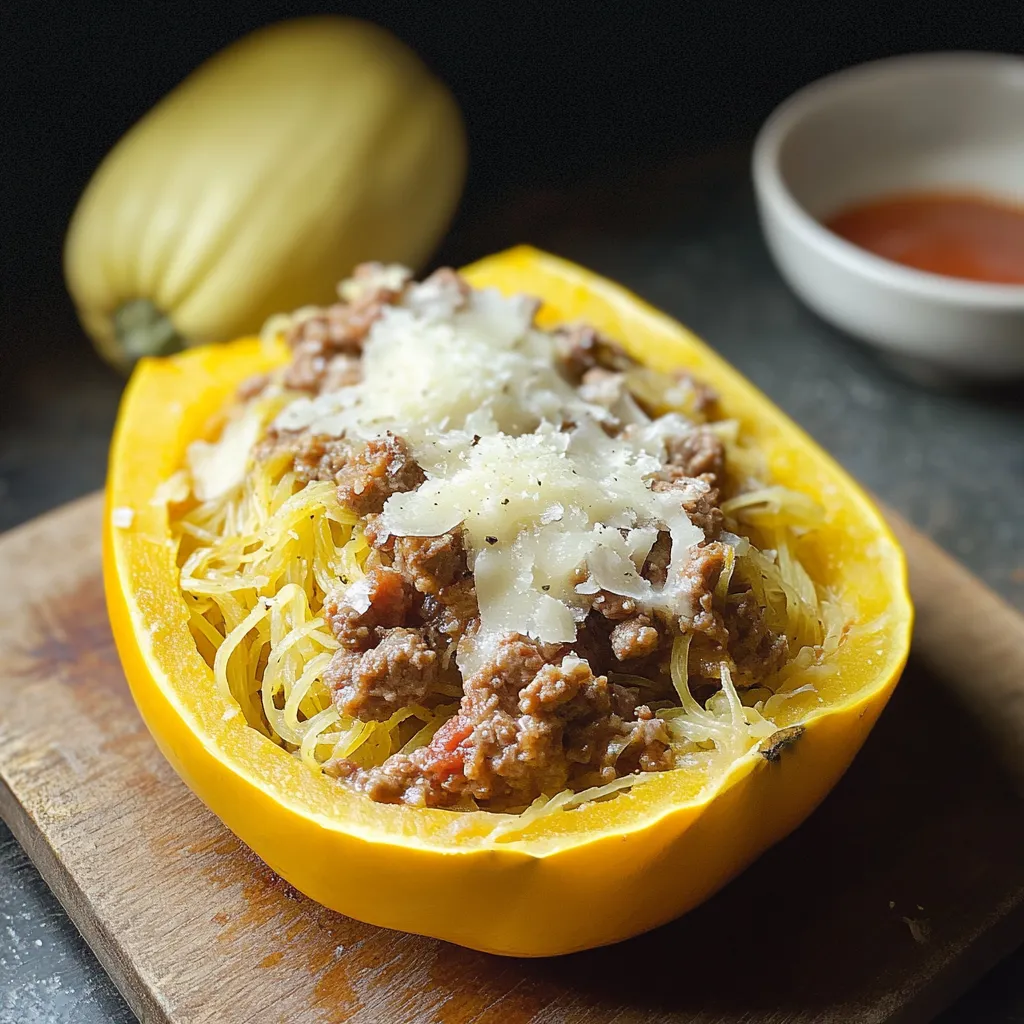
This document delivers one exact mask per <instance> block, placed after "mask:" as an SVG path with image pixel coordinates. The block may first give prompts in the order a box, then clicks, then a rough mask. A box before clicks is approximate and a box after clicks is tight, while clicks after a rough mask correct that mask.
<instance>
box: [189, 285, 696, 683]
mask: <svg viewBox="0 0 1024 1024" xmlns="http://www.w3.org/2000/svg"><path fill="white" fill-rule="evenodd" d="M385 272H386V273H388V274H390V275H392V276H393V277H394V281H395V283H396V285H397V284H398V283H399V282H400V280H401V275H399V274H398V273H397V271H394V269H393V268H387V270H386V271H384V270H382V273H385ZM355 288H356V285H353V286H352V288H350V289H348V291H344V290H343V293H342V294H343V295H345V296H346V297H350V293H351V295H352V296H355V295H357V291H355V290H353V289H355ZM536 305H537V304H536V302H535V301H534V300H532V299H529V298H526V297H524V296H515V297H512V298H507V297H504V296H502V295H501V294H500V293H498V292H497V291H495V290H481V291H470V292H469V294H468V295H467V294H465V292H464V291H463V290H462V289H460V287H459V284H458V282H457V281H456V280H455V279H453V278H444V277H437V278H432V279H429V280H427V281H426V282H424V283H422V284H419V285H414V286H411V287H408V288H407V289H406V291H405V294H404V296H403V298H402V300H401V302H400V304H398V305H396V306H393V307H386V308H385V309H384V311H383V314H382V315H381V317H380V319H379V320H378V321H377V322H376V323H375V324H374V326H373V328H372V329H371V332H370V334H369V336H368V338H367V341H366V344H365V348H364V353H363V380H362V382H361V383H359V384H356V385H353V386H351V387H346V388H342V389H340V390H338V391H334V392H330V393H326V394H323V395H320V396H317V397H315V398H305V397H303V398H298V399H296V400H295V401H293V402H292V403H291V404H289V405H288V406H287V407H286V408H285V409H283V410H282V411H281V413H280V414H279V415H278V417H277V420H276V426H277V427H279V428H280V429H282V430H307V429H308V430H311V431H313V432H315V433H318V434H326V435H330V436H342V435H344V436H349V437H359V438H371V437H377V436H380V435H381V434H383V433H384V432H385V431H390V432H392V433H394V434H397V435H400V436H402V437H403V438H405V440H406V441H407V442H408V443H409V444H410V446H411V448H412V452H413V455H414V456H415V458H416V459H417V461H418V462H419V464H420V465H421V466H422V467H423V469H424V471H425V472H426V475H427V479H426V482H425V483H424V484H423V485H422V486H421V487H419V488H418V489H417V490H415V491H410V492H408V493H402V494H396V495H394V496H392V497H391V498H390V499H389V500H388V502H387V504H386V505H385V507H384V512H383V516H382V518H381V520H380V523H379V524H378V530H379V531H387V532H389V533H391V534H395V535H400V536H420V537H431V536H437V535H439V534H442V533H445V532H446V531H448V530H452V529H454V528H456V527H458V526H459V525H460V524H461V526H462V527H463V529H464V531H465V536H466V541H467V546H468V548H469V552H470V560H471V567H472V569H473V571H474V574H475V578H476V587H477V596H478V599H479V603H480V614H481V632H480V634H479V636H478V640H477V647H478V649H482V648H483V647H486V645H487V643H488V642H489V639H488V638H492V637H495V636H498V635H501V634H503V633H509V632H520V633H524V634H528V635H530V636H532V637H534V638H536V639H538V640H541V641H544V642H552V643H555V642H557V643H571V642H572V641H574V640H575V638H576V627H577V624H578V623H579V622H580V621H582V619H583V618H584V617H585V616H586V614H587V611H588V610H589V608H590V606H591V604H592V602H593V599H594V595H595V594H596V593H598V592H599V591H600V590H607V591H609V592H611V593H614V594H619V595H622V596H624V597H629V598H632V599H634V600H635V601H636V602H637V603H638V604H639V605H642V606H643V607H646V608H661V609H665V610H666V611H669V612H671V613H673V614H678V615H690V614H692V612H693V608H692V602H691V597H690V593H689V590H688V587H687V584H686V580H685V577H684V575H683V572H682V569H683V567H684V566H685V564H686V562H687V561H688V550H689V549H690V548H691V547H692V546H693V545H694V544H696V543H699V542H700V541H701V540H703V533H702V531H701V530H700V529H699V528H698V527H697V526H695V525H694V524H693V523H692V522H691V521H690V519H689V517H688V516H687V514H686V512H685V511H684V509H683V500H684V498H685V497H686V495H685V494H682V493H680V491H679V490H674V491H671V492H657V491H654V490H652V489H651V486H650V482H651V477H652V475H653V474H654V473H655V472H656V471H657V470H658V469H659V468H660V467H661V465H662V462H663V458H664V449H665V442H666V439H667V438H669V437H679V436H680V435H681V434H685V433H686V432H687V431H688V430H689V429H690V427H691V425H690V424H689V423H688V421H686V420H685V419H684V418H683V417H682V416H680V415H679V414H677V413H672V414H669V415H667V416H663V417H660V418H659V419H657V420H653V421H652V420H651V419H650V418H649V417H648V416H646V415H645V414H644V413H643V411H642V410H641V409H640V408H639V406H637V405H636V403H635V402H633V401H632V400H628V401H625V400H623V399H622V397H621V396H620V395H618V393H617V392H616V391H614V388H615V387H617V386H618V385H617V382H616V381H615V379H614V378H615V377H617V376H618V375H612V374H609V375H608V376H607V379H606V380H601V379H599V380H598V381H597V386H595V387H593V388H590V389H589V391H588V390H587V389H584V395H586V397H583V396H581V393H580V392H579V391H577V389H576V388H574V387H573V386H572V385H571V384H570V383H569V382H568V381H567V380H565V378H564V377H563V376H562V375H561V374H560V373H559V371H558V367H557V363H556V359H555V341H554V338H553V337H552V335H551V334H549V333H547V332H544V331H540V330H538V329H537V328H535V327H534V326H533V317H534V314H535V312H536ZM587 398H594V399H597V400H595V401H588V400H587ZM613 417H614V419H615V420H616V421H617V423H618V425H620V426H621V425H623V424H625V425H626V429H625V430H623V431H622V432H621V433H620V435H619V436H618V437H614V438H613V437H611V436H610V435H609V433H608V432H607V431H606V430H605V429H603V426H602V425H607V424H608V422H609V420H610V419H612V418H613ZM240 440H241V439H240ZM202 453H203V450H200V454H202ZM194 461H195V460H194V459H193V463H194ZM225 461H227V460H225ZM200 468H202V467H200ZM217 468H218V470H221V467H220V466H218V467H217ZM232 468H233V469H234V468H235V465H234V464H232ZM193 472H194V473H195V468H193ZM692 486H693V488H694V489H695V490H696V489H699V488H701V487H704V486H706V485H704V484H703V483H701V482H700V481H694V482H693V484H692ZM691 496H692V497H696V496H697V495H696V493H695V494H694V495H691ZM659 531H667V532H669V533H670V535H671V538H672V559H671V564H670V566H669V569H668V578H667V581H666V583H665V584H664V586H661V587H655V586H654V585H653V584H652V583H651V582H650V581H649V580H647V579H645V578H644V577H643V576H642V575H641V570H642V568H643V564H644V561H645V559H646V558H647V556H648V554H649V553H650V550H651V548H652V546H653V544H654V542H655V540H656V538H657V535H658V532H659ZM351 590H352V588H350V592H351ZM351 596H352V598H353V599H357V598H360V597H361V596H362V595H360V594H359V593H351ZM364 600H365V597H364ZM464 668H465V666H464Z"/></svg>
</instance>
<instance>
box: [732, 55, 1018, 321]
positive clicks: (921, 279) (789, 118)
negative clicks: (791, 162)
mask: <svg viewBox="0 0 1024 1024" xmlns="http://www.w3.org/2000/svg"><path fill="white" fill-rule="evenodd" d="M970 71H975V72H981V73H983V74H986V75H988V76H989V77H992V78H993V79H996V78H1001V77H1002V78H1005V77H1007V76H1008V75H1009V76H1012V78H1019V79H1020V82H1021V87H1022V91H1024V58H1022V57H1019V56H1016V55H1014V54H1009V53H996V52H985V51H955V52H946V51H939V52H933V53H911V54H903V55H901V56H898V57H884V58H882V59H880V60H872V61H867V62H866V63H863V64H856V65H853V66H852V67H848V68H843V69H842V70H840V71H835V72H833V73H832V74H829V75H826V76H824V77H823V78H819V79H817V80H815V81H813V82H811V83H809V84H808V85H805V86H803V87H802V88H801V89H799V90H797V91H796V92H795V93H793V94H792V95H791V96H789V98H788V99H785V100H783V101H782V103H780V104H779V106H777V107H776V108H775V110H774V111H772V113H771V114H770V115H769V117H768V119H767V120H766V121H765V122H764V124H763V125H762V126H761V129H760V131H759V132H758V133H757V136H756V138H755V140H754V147H753V154H752V158H751V164H752V171H753V179H754V187H755V190H756V191H757V193H758V197H759V199H760V201H761V202H762V203H763V205H764V206H766V207H771V208H772V209H773V210H774V211H775V212H776V213H777V214H778V215H779V216H780V217H781V218H782V219H784V220H785V221H786V223H787V226H788V227H789V228H790V229H791V230H792V231H793V232H794V233H795V234H796V235H798V236H799V237H800V239H801V241H803V242H804V243H805V244H806V245H809V246H810V247H812V248H813V249H815V250H817V251H818V252H820V253H821V254H822V255H823V256H824V257H825V258H827V259H829V260H831V261H832V262H833V263H836V264H838V265H839V266H840V267H842V268H843V269H844V270H845V271H847V272H849V273H854V274H859V275H860V276H862V277H865V278H867V279H869V280H871V281H873V282H875V283H878V284H883V285H887V286H889V287H894V288H899V289H900V290H902V291H905V292H909V293H911V294H913V295H915V296H916V297H918V298H923V299H929V300H931V301H934V302H939V303H945V304H947V305H950V306H972V307H978V308H984V309H988V310H992V309H998V310H1009V311H1014V312H1017V311H1020V310H1024V285H1019V284H1001V283H995V282H985V281H972V280H969V279H966V278H959V277H947V276H945V275H943V274H933V273H931V272H930V271H926V270H918V269H916V268H914V267H908V266H905V265H904V264H902V263H897V262H895V261H894V260H890V259H887V258H885V257H884V256H877V255H875V254H874V253H872V252H869V251H868V250H867V249H862V248H861V247H860V246H858V245H856V244H854V243H853V242H849V241H847V240H846V239H845V238H842V237H841V236H840V235H837V234H836V233H835V232H834V231H831V230H830V229H829V228H827V227H825V225H824V224H822V223H821V221H819V220H817V219H815V218H814V217H813V216H811V214H810V213H808V212H807V210H805V209H804V207H803V205H802V204H801V203H800V201H799V200H798V199H797V198H796V196H795V195H794V194H793V192H792V191H791V190H790V188H789V186H788V184H787V183H786V182H785V180H784V178H783V175H782V172H781V169H780V166H779V164H780V153H781V151H782V147H783V145H784V143H785V142H786V140H787V139H788V138H789V137H790V135H791V133H792V132H793V131H794V129H795V128H796V127H797V126H798V125H799V124H800V123H801V122H803V121H804V120H805V119H806V118H807V117H809V116H811V115H812V114H814V113H816V112H818V111H820V110H822V109H824V108H827V107H828V106H829V105H830V104H831V103H833V102H835V101H836V100H837V99H839V98H840V97H841V96H847V95H850V94H851V93H853V92H856V91H858V90H859V89H860V88H862V87H863V86H865V85H867V84H869V83H870V84H872V85H876V86H877V84H878V82H879V80H880V76H881V77H884V78H887V79H889V80H890V81H889V84H890V85H891V86H892V87H895V88H898V87H899V85H900V82H901V81H905V80H907V79H910V78H920V77H921V76H922V75H943V76H944V75H946V74H949V73H950V72H970Z"/></svg>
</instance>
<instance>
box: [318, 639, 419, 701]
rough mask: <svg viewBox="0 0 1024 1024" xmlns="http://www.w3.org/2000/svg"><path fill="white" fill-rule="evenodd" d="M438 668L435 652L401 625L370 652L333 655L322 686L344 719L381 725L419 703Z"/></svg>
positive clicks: (345, 652)
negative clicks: (329, 692) (369, 721)
mask: <svg viewBox="0 0 1024 1024" xmlns="http://www.w3.org/2000/svg"><path fill="white" fill-rule="evenodd" d="M438 667H439V666H438V658H437V652H436V651H435V650H433V649H432V648H431V647H430V645H429V644H428V643H427V642H426V641H425V640H424V638H423V634H422V631H420V630H416V629H406V628H403V627H401V626H399V627H396V628H395V629H389V630H386V631H385V632H384V634H383V637H382V639H381V640H380V642H379V643H378V644H377V645H376V647H371V648H370V649H369V650H365V651H362V652H360V651H350V650H346V649H345V648H342V649H341V650H340V651H336V652H335V654H334V657H333V658H331V663H330V664H329V665H328V666H327V669H326V670H325V672H324V683H325V684H326V685H327V687H328V689H329V690H330V691H331V695H332V697H333V699H334V706H335V707H336V708H337V709H338V710H339V711H340V712H341V713H342V714H343V715H350V716H351V717H352V718H359V719H361V720H363V721H368V720H370V719H376V720H378V721H383V720H384V719H387V718H389V717H390V716H391V715H392V714H393V713H394V712H395V711H398V710H399V709H400V708H404V707H408V705H410V704H415V703H416V702H417V701H421V700H423V699H424V698H425V697H426V696H427V695H428V694H429V693H430V688H431V685H432V684H433V683H434V682H436V681H437V677H438Z"/></svg>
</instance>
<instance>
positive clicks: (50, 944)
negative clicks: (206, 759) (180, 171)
mask: <svg viewBox="0 0 1024 1024" xmlns="http://www.w3.org/2000/svg"><path fill="white" fill-rule="evenodd" d="M485 205H486V204H480V203H478V206H479V207H480V208H481V209H482V208H484V206H485ZM490 209H491V213H489V214H488V215H486V216H485V215H481V214H477V215H474V216H464V217H463V219H462V221H461V223H460V224H459V225H457V227H456V229H455V231H454V232H453V235H452V238H451V240H450V241H449V243H448V244H447V247H446V249H445V251H444V253H443V256H444V257H445V258H446V259H448V260H451V261H452V262H461V261H463V260H467V259H471V258H473V257H474V256H477V255H480V254H482V253H485V252H488V251H492V250H495V249H498V248H501V247H502V246H504V245H506V244H510V243H513V242H517V241H522V240H529V241H531V242H533V243H535V244H537V245H540V246H542V247H546V248H549V249H551V250H552V251H554V252H557V253H559V254H562V255H565V256H567V257H569V258H572V259H575V260H577V261H579V262H581V263H584V264H586V265H588V266H590V267H592V268H593V269H595V270H597V271H600V272H602V273H604V274H607V275H608V276H610V277H612V278H615V279H617V280H619V281H621V282H623V283H624V284H626V285H628V286H630V287H631V288H633V289H635V290H636V291H637V292H639V293H640V294H641V295H642V296H643V297H644V298H646V299H648V300H650V301H651V302H652V303H653V304H654V305H656V306H660V307H662V308H663V309H665V310H666V311H668V312H670V313H672V314H674V315H675V316H677V317H679V318H680V319H681V320H683V321H684V322H685V323H687V324H688V325H689V326H691V327H692V328H693V329H694V330H695V331H697V333H699V334H701V335H702V336H703V337H704V338H705V339H706V340H707V341H708V342H710V343H711V345H713V346H714V347H715V348H716V349H718V351H720V352H721V353H722V354H723V355H724V356H725V357H726V358H727V359H729V360H730V361H731V362H732V363H734V364H735V365H736V366H737V367H738V368H739V369H740V370H741V371H743V372H744V373H745V374H746V375H747V376H748V377H750V379H751V380H753V381H754V383H755V384H757V385H758V386H759V387H760V388H762V389H763V390H764V391H765V392H766V393H767V394H768V395H769V396H770V397H771V398H773V399H774V400H775V401H776V402H777V403H778V404H779V405H780V406H781V407H782V408H783V409H785V410H786V411H787V412H788V413H789V414H790V415H791V416H793V418H794V419H796V420H797V421H798V422H799V423H801V424H802V425H803V426H804V427H805V428H806V429H807V430H808V432H809V433H811V434H812V435H813V436H814V437H815V438H817V440H818V441H820V442H821V443H822V444H823V445H824V446H825V447H826V448H827V449H829V450H830V451H831V452H832V453H833V454H834V455H835V456H836V457H837V458H838V459H839V461H840V462H842V463H843V464H844V465H845V466H847V467H848V468H849V469H850V470H851V471H852V472H853V473H854V474H855V475H856V476H857V477H859V478H860V480H861V481H863V482H864V483H865V484H867V485H868V486H869V487H870V488H872V489H874V490H875V491H876V492H877V493H878V494H879V495H881V496H882V497H884V498H885V499H886V500H887V501H888V502H889V503H890V504H892V505H893V506H894V507H896V508H897V509H898V510H900V511H901V512H903V513H904V514H905V515H906V516H907V517H908V518H909V519H911V520H912V521H913V522H914V523H916V524H917V526H919V527H920V528H921V529H922V530H924V531H925V532H926V533H928V534H930V535H931V536H932V537H934V538H935V539H936V540H937V541H938V542H939V543H940V544H942V545H943V546H944V547H946V548H947V549H948V550H950V551H951V552H953V553H954V554H955V555H956V556H957V557H959V558H960V559H962V560H963V561H964V562H965V563H966V564H967V565H968V566H970V568H971V569H972V570H973V571H974V572H975V573H976V574H977V575H978V576H980V577H981V578H982V579H983V580H985V581H986V582H987V583H988V584H989V585H990V586H992V587H993V588H994V589H995V590H997V591H998V592H999V593H1001V594H1002V595H1003V596H1004V597H1005V598H1007V599H1008V600H1009V601H1010V602H1011V603H1013V604H1015V605H1017V606H1018V607H1024V515H1022V510H1024V390H1022V389H1021V388H1010V389H1003V390H999V391H993V390H989V391H987V392H985V393H982V394H973V395H969V394H955V393H948V392H947V393H942V392H936V391H931V390H928V389H926V388H923V387H921V386H919V385H917V384H915V383H913V382H911V381H909V380H908V379H906V378H904V377H902V376H899V375H898V374H897V373H895V372H893V371H891V370H890V369H888V368H887V367H886V366H884V365H883V364H882V363H881V362H880V361H879V360H878V359H876V358H875V357H874V356H873V355H872V354H871V353H870V352H868V351H866V350H865V349H864V348H862V347H860V346H859V345H857V344H856V343H854V342H852V341H850V340H849V339H846V338H844V337H842V336H841V335H840V334H839V333H838V332H836V331H834V330H833V329H832V328H830V327H828V326H827V325H826V324H824V323H823V322H822V321H820V320H818V319H817V318H816V317H815V316H814V315H812V314H811V313H809V312H808V311H807V310H806V309H804V308H803V307H802V306H801V305H800V304H799V303H798V302H797V300H796V299H795V298H794V297H793V296H792V295H791V294H790V293H789V292H788V291H787V289H786V288H785V286H784V285H783V284H782V282H781V281H780V279H779V277H778V275H777V273H776V271H775V270H774V268H773V266H772V265H771V262H770V260H769V258H768V255H767V252H766V250H765V248H764V245H763V242H762V240H761V237H760V233H759V230H758V227H757V222H756V217H755V212H754V207H753V199H752V196H751V193H750V188H749V185H748V183H747V176H746V156H745V153H743V152H739V151H733V152H730V153H725V154H721V155H718V156H713V157H703V158H700V159H693V160H680V161H678V162H676V163H674V164H672V165H671V166H669V167H667V168H662V169H660V170H658V171H655V172H650V173H648V174H646V175H644V176H642V177H640V178H637V179H634V180H630V181H618V182H614V183H611V184H605V185H603V186H595V187H593V188H582V189H581V188H577V189H574V190H572V191H566V192H559V191H548V192H543V193H534V194H532V195H530V196H526V197H521V198H519V199H516V200H513V201H511V202H508V203H497V202H495V203H492V204H491V205H490ZM3 327H4V341H3V342H2V345H3V348H4V349H5V350H6V352H7V353H10V355H7V354H4V355H3V356H2V357H0V358H2V359H3V362H2V364H0V367H2V374H0V389H2V392H0V398H2V401H0V529H5V528H8V527H11V526H14V525H16V524H17V523H19V522H22V521H23V520H25V519H28V518H30V517H31V516H34V515H36V514H38V513H40V512H43V511H45V510H46V509H49V508H52V507H54V506H56V505H58V504H60V503H62V502H64V501H67V500H69V499H71V498H74V497H76V496H78V495H80V494H83V493H86V492H87V491H89V490H92V489H94V488H97V487H99V486H101V485H102V482H103V474H104V469H105V460H106V449H107V444H108V441H109V436H110V430H111V427H112V424H113V420H114V415H115V410H116V403H117V399H118V396H119V393H120V388H121V382H120V381H119V380H118V378H117V377H116V376H115V375H114V374H113V373H112V372H111V371H109V370H107V369H106V368H105V367H104V366H102V365H101V364H100V362H99V360H98V359H97V358H96V357H95V356H94V355H93V354H92V352H91V350H90V349H89V347H88V345H87V343H86V342H85V341H84V339H83V338H82V337H81V334H80V332H79V331H78V329H77V327H76V326H74V322H73V319H72V317H71V314H70V311H69V308H68V306H67V302H66V300H65V299H64V298H63V297H60V298H55V299H52V300H48V301H39V300H37V301H35V302H28V303H25V304H23V305H22V308H21V309H20V310H17V309H16V310H14V311H13V312H12V313H10V314H5V316H4V322H3ZM950 600H954V601H955V600H956V595H955V594H951V595H950ZM133 1019H134V1018H133V1016H132V1014H131V1012H130V1011H129V1010H128V1009H127V1007H126V1006H125V1004H124V1002H123V1001H122V1000H121V998H120V996H119V995H118V993H117V991H116V990H115V989H114V987H113V985H112V983H111V982H110V980H109V979H108V978H107V976H106V975H105V974H104V972H103V971H102V970H101V969H100V968H99V966H98V965H97V963H96V961H95V959H94V958H93V956H92V954H91V952H90V951H89V949H88V948H87V947H86V945H85V943H84V942H83V941H82V939H81V938H80V937H79V936H78V934H77V932H76V931H75V929H74V926H73V925H72V924H71V923H70V921H69V920H68V918H67V917H66V915H65V914H64V913H63V911H62V909H61V908H60V905H59V904H58V903H57V901H56V899H55V898H54V897H53V895H52V894H51V893H50V892H49V890H48V889H47V888H46V886H45V884H44V883H43V882H42V880H41V879H40V878H39V876H38V874H37V873H36V872H35V870H34V868H33V867H32V866H31V864H30V863H29V862H28V861H27V859H26V857H25V855H24V854H23V852H22V851H21V848H20V847H19V846H18V844H17V843H16V842H15V841H14V839H13V838H12V837H11V835H10V833H9V832H8V831H7V829H6V828H5V827H4V826H2V825H0V1022H11V1024H14V1022H17V1024H64V1022H74V1024H100V1022H104V1024H110V1022H116V1024H122V1022H123V1024H127V1022H129V1021H132V1020H133ZM940 1020H941V1024H973V1022H981V1021H990V1022H993V1024H1011V1022H1021V1021H1024V951H1018V952H1017V953H1016V954H1014V955H1013V956H1011V957H1010V958H1009V959H1008V960H1007V961H1005V962H1004V963H1003V964H1002V965H1001V966H1000V967H998V968H997V969H996V970H994V971H993V972H992V973H991V974H990V975H989V976H988V977H987V978H985V979H984V980H983V981H982V982H981V983H979V984H978V985H977V986H976V988H975V989H974V990H973V991H972V992H970V993H968V994H967V995H966V996H964V997H963V998H962V999H961V1000H960V1001H959V1002H958V1003H957V1004H956V1005H955V1006H954V1007H952V1008H951V1009H949V1010H948V1011H947V1012H946V1013H944V1014H943V1015H942V1017H941V1018H940Z"/></svg>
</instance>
